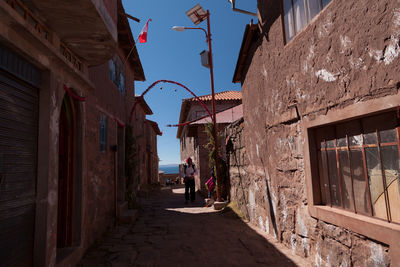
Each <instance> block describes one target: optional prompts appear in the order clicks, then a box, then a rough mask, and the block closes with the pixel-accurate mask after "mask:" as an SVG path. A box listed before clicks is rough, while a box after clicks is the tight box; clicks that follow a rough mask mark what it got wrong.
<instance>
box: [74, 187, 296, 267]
mask: <svg viewBox="0 0 400 267" xmlns="http://www.w3.org/2000/svg"><path fill="white" fill-rule="evenodd" d="M183 193H184V188H182V187H181V186H174V187H173V188H172V189H171V188H162V189H161V190H158V191H156V192H153V193H151V194H150V195H149V196H148V197H147V198H142V199H141V211H140V215H139V218H138V219H137V221H136V222H135V223H134V224H133V225H130V226H119V227H118V228H117V229H114V230H113V231H111V232H109V233H107V234H106V235H105V237H104V239H103V240H102V241H101V242H99V243H98V244H96V246H94V247H93V248H91V249H90V250H89V251H88V253H87V254H86V256H85V258H84V259H83V260H82V262H81V263H80V265H78V266H256V265H260V266H297V265H296V264H294V263H293V262H292V261H291V260H290V259H289V258H288V257H286V256H285V255H284V254H282V253H281V252H280V251H278V250H277V249H276V248H275V247H274V245H273V244H271V243H270V242H268V241H267V239H265V238H264V237H263V236H261V235H259V234H258V233H257V232H256V231H254V230H253V229H251V228H250V227H249V226H248V225H247V224H246V223H244V222H243V221H242V220H240V218H239V217H238V216H237V215H236V214H235V213H234V212H232V211H229V210H228V211H227V210H225V211H222V212H217V211H215V210H214V209H213V208H205V207H203V206H204V200H203V199H202V198H200V196H196V203H194V204H189V205H185V204H184V195H183Z"/></svg>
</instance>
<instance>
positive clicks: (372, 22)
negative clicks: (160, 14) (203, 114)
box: [230, 0, 400, 266]
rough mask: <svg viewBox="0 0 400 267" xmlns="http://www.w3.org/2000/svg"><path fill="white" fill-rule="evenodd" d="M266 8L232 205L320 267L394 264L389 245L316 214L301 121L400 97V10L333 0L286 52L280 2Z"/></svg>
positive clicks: (253, 59)
mask: <svg viewBox="0 0 400 267" xmlns="http://www.w3.org/2000/svg"><path fill="white" fill-rule="evenodd" d="M258 9H259V12H260V18H261V21H260V26H261V29H262V34H261V37H260V39H259V40H258V42H256V43H254V44H253V45H252V47H251V50H250V53H249V54H250V55H249V57H248V61H247V68H246V69H245V73H244V77H245V78H244V79H243V81H242V92H243V112H244V123H243V124H240V125H237V126H236V128H234V129H231V142H232V148H231V151H233V152H231V153H230V176H231V190H230V192H231V199H232V200H235V201H236V202H237V203H238V204H239V205H240V208H241V209H242V211H243V213H244V214H246V215H247V216H248V217H249V219H250V221H251V222H252V223H253V224H255V225H257V226H258V227H259V228H261V229H263V230H264V231H266V232H267V233H269V234H271V235H273V236H276V238H277V239H278V240H279V241H281V242H283V243H284V244H285V245H287V246H288V247H290V248H291V249H292V251H293V253H295V254H298V255H302V256H303V257H310V258H311V259H312V260H313V261H314V263H315V265H316V266H388V265H390V257H389V251H390V250H389V247H388V244H381V243H379V242H376V241H373V240H370V239H368V238H367V237H364V236H361V235H359V234H357V233H353V232H351V231H349V230H346V229H345V228H341V227H337V226H334V225H331V224H328V223H325V222H323V221H320V220H317V219H314V218H312V217H311V216H310V215H309V212H308V204H309V203H308V201H309V200H308V199H307V194H306V188H305V183H306V177H305V172H304V165H305V162H304V154H305V151H303V145H304V141H305V133H304V132H303V131H304V130H303V128H302V121H303V120H304V119H307V120H312V119H313V118H314V117H315V116H317V115H323V114H326V113H327V112H329V111H332V110H340V109H342V108H343V107H346V106H349V105H352V104H354V103H357V102H363V101H366V100H370V99H374V98H380V97H383V96H388V95H398V94H399V76H398V73H399V69H400V64H399V61H398V56H399V54H400V47H399V39H400V3H399V1H389V0H386V1H368V0H361V1H344V0H332V1H331V3H330V4H329V5H328V6H327V7H326V8H325V9H324V10H323V11H322V12H321V13H320V14H319V15H317V17H315V18H314V19H313V21H312V22H311V23H310V24H309V25H308V26H307V27H306V28H305V29H304V30H303V31H302V32H300V33H299V34H298V35H297V36H296V37H295V38H294V39H293V40H292V41H291V42H290V43H288V44H286V45H285V43H284V35H283V30H282V29H283V26H282V19H281V16H280V12H281V7H280V4H279V1H271V0H259V1H258ZM293 102H297V108H298V113H299V117H297V116H293V109H291V108H290V107H288V106H289V105H290V103H293ZM243 147H245V149H244V148H243ZM243 157H244V158H245V159H246V160H241V158H243ZM392 264H395V263H393V262H392Z"/></svg>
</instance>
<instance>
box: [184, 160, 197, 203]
mask: <svg viewBox="0 0 400 267" xmlns="http://www.w3.org/2000/svg"><path fill="white" fill-rule="evenodd" d="M196 174H197V169H196V166H195V165H194V164H193V161H192V159H191V158H190V157H189V158H187V159H186V164H185V165H184V168H183V177H184V182H185V204H187V203H188V201H189V191H190V201H191V202H194V201H195V199H196V192H195V189H196V188H195V181H194V176H195V175H196Z"/></svg>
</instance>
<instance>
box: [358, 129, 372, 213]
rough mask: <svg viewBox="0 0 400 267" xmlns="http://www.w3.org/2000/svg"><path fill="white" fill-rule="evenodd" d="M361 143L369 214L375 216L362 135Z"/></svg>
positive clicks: (362, 136) (362, 135)
mask: <svg viewBox="0 0 400 267" xmlns="http://www.w3.org/2000/svg"><path fill="white" fill-rule="evenodd" d="M361 139H362V140H361V141H362V145H361V148H362V155H363V165H364V178H365V186H366V187H367V193H368V204H369V212H370V215H371V216H374V214H373V208H372V200H371V191H370V187H369V181H368V168H367V157H366V156H365V147H364V145H363V144H364V134H361Z"/></svg>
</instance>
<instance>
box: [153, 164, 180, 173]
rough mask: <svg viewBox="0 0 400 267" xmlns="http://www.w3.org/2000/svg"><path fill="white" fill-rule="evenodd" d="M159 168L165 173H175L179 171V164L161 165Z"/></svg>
mask: <svg viewBox="0 0 400 267" xmlns="http://www.w3.org/2000/svg"><path fill="white" fill-rule="evenodd" d="M158 169H159V170H160V171H163V172H164V173H165V174H175V173H179V164H166V165H159V166H158Z"/></svg>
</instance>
